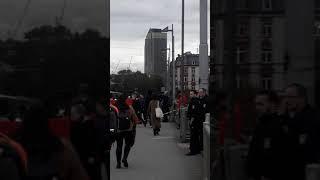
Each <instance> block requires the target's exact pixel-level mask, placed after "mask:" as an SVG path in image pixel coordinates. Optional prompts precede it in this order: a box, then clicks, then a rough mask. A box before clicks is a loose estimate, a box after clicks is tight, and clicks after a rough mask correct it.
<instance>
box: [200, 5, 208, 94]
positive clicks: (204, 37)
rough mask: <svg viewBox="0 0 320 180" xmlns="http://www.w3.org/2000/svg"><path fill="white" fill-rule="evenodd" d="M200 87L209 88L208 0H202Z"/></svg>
mask: <svg viewBox="0 0 320 180" xmlns="http://www.w3.org/2000/svg"><path fill="white" fill-rule="evenodd" d="M199 49H200V54H199V60H200V61H199V69H200V80H199V81H200V83H199V85H200V88H204V89H206V90H208V76H209V62H208V60H209V58H208V0H200V45H199Z"/></svg>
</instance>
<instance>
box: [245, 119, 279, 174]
mask: <svg viewBox="0 0 320 180" xmlns="http://www.w3.org/2000/svg"><path fill="white" fill-rule="evenodd" d="M281 136H282V135H281V123H280V119H279V117H278V116H277V115H276V114H268V115H264V116H262V117H260V118H259V119H258V123H257V126H256V128H255V130H254V134H253V136H252V139H251V142H250V147H249V152H248V173H249V176H250V177H252V178H254V179H260V178H261V176H264V177H267V178H270V179H276V177H277V176H278V174H279V169H281V168H282V167H279V166H278V163H277V162H278V159H279V156H280V155H281V153H280V152H279V150H280V149H281Z"/></svg>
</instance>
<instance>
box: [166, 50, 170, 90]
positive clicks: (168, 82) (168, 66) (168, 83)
mask: <svg viewBox="0 0 320 180" xmlns="http://www.w3.org/2000/svg"><path fill="white" fill-rule="evenodd" d="M168 50H169V53H168V60H167V90H168V91H169V89H170V45H169V48H168Z"/></svg>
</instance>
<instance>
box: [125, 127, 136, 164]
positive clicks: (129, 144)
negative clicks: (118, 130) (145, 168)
mask: <svg viewBox="0 0 320 180" xmlns="http://www.w3.org/2000/svg"><path fill="white" fill-rule="evenodd" d="M124 139H125V147H124V153H123V158H122V162H123V164H124V166H125V167H128V156H129V153H130V149H131V147H132V146H133V143H134V135H133V132H127V133H126V135H125V138H124Z"/></svg>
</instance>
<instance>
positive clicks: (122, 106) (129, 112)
mask: <svg viewBox="0 0 320 180" xmlns="http://www.w3.org/2000/svg"><path fill="white" fill-rule="evenodd" d="M126 99H127V97H126V96H120V98H119V100H118V110H119V113H118V119H119V123H118V124H119V126H118V134H117V135H116V141H117V150H116V155H117V168H118V169H119V168H121V157H122V149H123V141H125V147H124V152H123V157H122V163H123V165H124V167H126V168H127V167H128V166H129V165H128V161H127V159H128V156H129V152H130V149H131V147H132V146H133V144H134V140H135V127H136V124H137V123H138V121H139V119H138V117H137V115H136V114H135V111H134V110H133V108H132V106H129V105H128V104H127V103H126Z"/></svg>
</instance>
